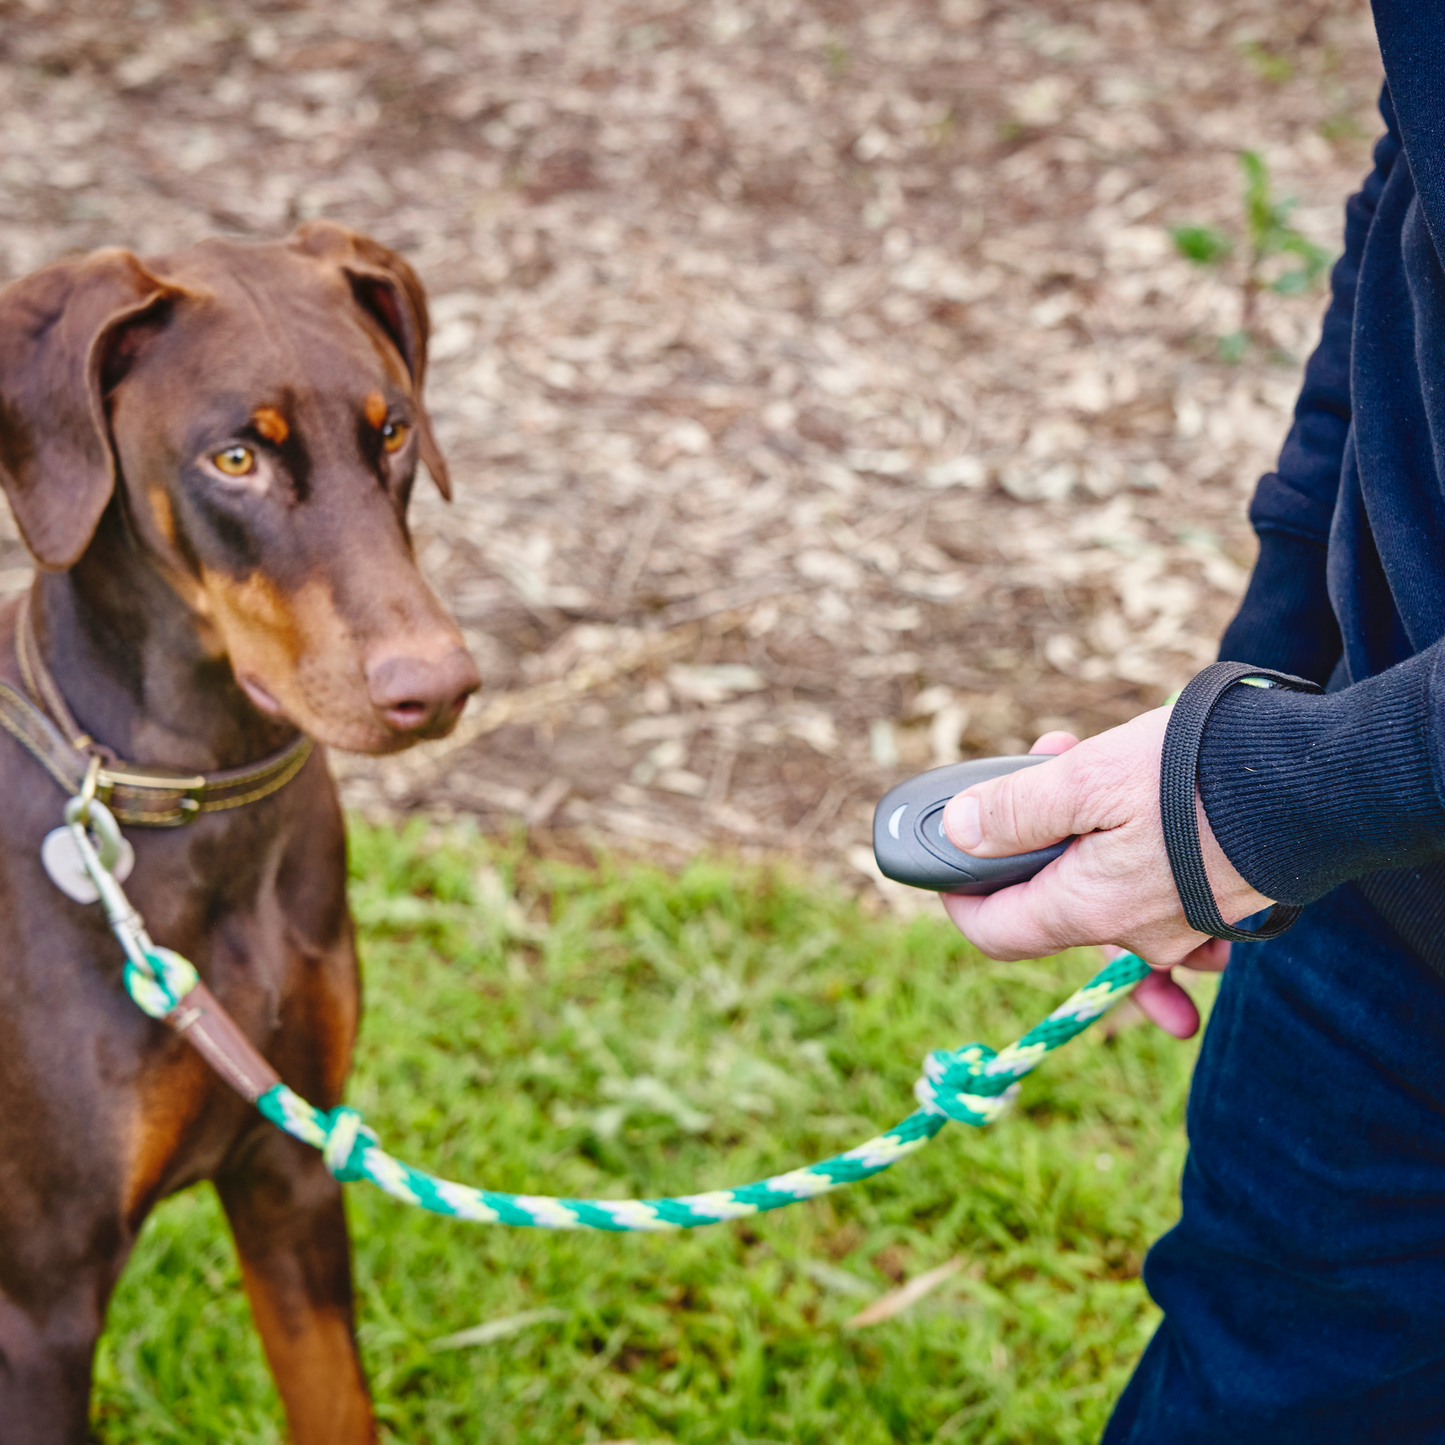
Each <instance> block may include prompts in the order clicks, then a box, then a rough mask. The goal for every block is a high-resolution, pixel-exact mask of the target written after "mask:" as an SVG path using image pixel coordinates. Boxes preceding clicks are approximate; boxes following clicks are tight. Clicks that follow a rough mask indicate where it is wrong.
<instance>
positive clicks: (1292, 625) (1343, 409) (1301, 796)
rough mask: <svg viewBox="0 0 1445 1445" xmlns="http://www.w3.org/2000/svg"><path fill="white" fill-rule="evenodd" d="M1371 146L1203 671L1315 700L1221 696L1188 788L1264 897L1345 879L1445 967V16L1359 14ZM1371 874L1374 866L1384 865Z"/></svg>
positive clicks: (1401, 5) (1246, 691)
mask: <svg viewBox="0 0 1445 1445" xmlns="http://www.w3.org/2000/svg"><path fill="white" fill-rule="evenodd" d="M1374 10H1375V24H1376V30H1377V32H1378V35H1379V38H1380V48H1381V52H1382V54H1383V56H1384V61H1385V75H1386V87H1385V92H1384V94H1383V96H1382V98H1381V103H1380V110H1381V113H1382V115H1383V116H1384V119H1385V125H1386V134H1385V136H1384V138H1383V139H1382V140H1381V141H1380V142H1379V144H1378V145H1377V146H1376V147H1375V157H1374V158H1375V168H1374V170H1373V172H1372V173H1371V174H1370V176H1369V177H1368V178H1367V180H1366V181H1365V184H1364V187H1363V189H1362V190H1361V191H1360V192H1359V194H1358V195H1356V196H1354V197H1353V198H1352V199H1351V200H1350V202H1349V204H1348V206H1347V207H1346V211H1345V252H1344V255H1343V256H1342V257H1341V258H1340V260H1339V262H1338V264H1337V265H1336V266H1335V269H1334V273H1333V277H1332V290H1333V295H1332V299H1331V304H1330V307H1329V310H1328V312H1327V314H1326V316H1325V322H1324V330H1323V335H1322V338H1321V341H1320V345H1319V347H1318V349H1317V350H1316V351H1315V353H1314V355H1313V356H1312V357H1311V358H1310V361H1309V365H1308V366H1307V368H1306V370H1305V380H1304V387H1303V390H1302V391H1301V394H1300V398H1299V402H1298V405H1297V406H1296V409H1295V420H1294V425H1293V427H1292V428H1291V430H1290V433H1289V437H1288V439H1287V441H1286V442H1285V446H1284V450H1283V452H1282V454H1281V456H1280V459H1279V466H1278V470H1276V471H1274V472H1271V473H1269V474H1268V475H1267V476H1265V477H1264V478H1263V479H1262V480H1261V481H1260V483H1259V488H1258V490H1257V492H1256V494H1255V497H1254V502H1253V504H1252V505H1251V508H1250V520H1251V522H1252V523H1253V525H1254V528H1255V531H1256V532H1257V533H1258V535H1259V543H1260V551H1259V560H1258V562H1257V563H1256V565H1255V569H1254V573H1253V576H1252V577H1251V578H1250V584H1249V589H1248V591H1247V592H1246V594H1245V598H1244V601H1243V603H1242V605H1241V607H1240V609H1239V613H1238V615H1237V616H1236V617H1235V619H1234V621H1233V622H1232V623H1231V624H1230V626H1229V629H1228V631H1227V632H1226V633H1225V635H1224V640H1223V645H1222V647H1221V650H1220V656H1221V657H1222V658H1227V659H1230V660H1233V661H1239V662H1249V663H1256V664H1259V665H1262V666H1267V667H1273V668H1278V669H1280V670H1282V671H1285V672H1292V673H1297V674H1299V675H1301V676H1304V677H1310V678H1313V679H1315V680H1316V681H1317V682H1320V683H1323V684H1325V685H1326V686H1327V694H1326V695H1325V696H1323V697H1319V696H1310V695H1307V694H1301V693H1289V692H1285V691H1282V690H1260V689H1258V688H1234V689H1232V690H1231V691H1230V692H1229V693H1227V694H1226V695H1225V697H1224V698H1223V699H1222V700H1221V701H1220V704H1219V706H1218V708H1217V709H1216V711H1215V713H1214V715H1213V716H1212V718H1211V720H1210V724H1209V727H1208V729H1207V731H1206V733H1205V737H1204V747H1203V751H1202V754H1201V760H1200V773H1199V779H1200V793H1201V796H1202V799H1203V802H1204V807H1205V811H1206V812H1207V813H1208V816H1209V821H1210V824H1211V826H1212V827H1213V829H1214V831H1215V834H1216V835H1217V837H1218V838H1219V841H1220V844H1221V846H1222V847H1223V849H1224V851H1225V853H1226V855H1227V856H1228V857H1229V859H1230V860H1231V862H1233V863H1234V865H1235V867H1236V868H1238V869H1239V871H1240V873H1242V874H1243V876H1244V877H1245V878H1246V879H1247V880H1248V881H1249V882H1250V883H1251V884H1253V885H1254V887H1256V888H1257V889H1259V891H1260V892H1261V893H1263V894H1265V895H1266V896H1267V897H1270V898H1276V899H1279V900H1281V901H1282V902H1286V903H1309V902H1310V901H1312V900H1313V899H1316V898H1319V897H1320V896H1321V895H1323V894H1324V893H1326V892H1328V891H1329V890H1330V889H1331V888H1333V887H1335V886H1336V885H1338V884H1340V883H1343V882H1345V881H1348V880H1357V881H1359V882H1360V884H1361V886H1362V887H1363V888H1364V890H1365V892H1366V894H1367V896H1368V897H1370V898H1371V900H1372V901H1373V902H1374V903H1375V905H1376V906H1377V907H1378V908H1379V909H1380V910H1381V911H1382V912H1383V913H1384V914H1385V916H1386V918H1387V919H1388V920H1389V921H1390V922H1391V923H1392V924H1393V925H1394V926H1395V928H1396V929H1397V931H1398V932H1400V933H1401V934H1402V936H1404V938H1405V939H1406V941H1407V942H1408V943H1410V944H1411V945H1412V946H1413V947H1415V948H1416V949H1417V951H1419V952H1421V953H1423V954H1424V955H1425V956H1426V957H1427V958H1429V959H1430V961H1431V962H1433V963H1435V964H1436V966H1437V967H1439V968H1441V970H1442V971H1445V642H1442V638H1445V269H1442V266H1441V257H1442V255H1445V11H1441V10H1439V9H1437V8H1436V7H1434V6H1429V5H1421V4H1419V3H1418V0H1415V3H1413V4H1412V3H1411V0H1375V6H1374ZM1381 870H1385V871H1381Z"/></svg>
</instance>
